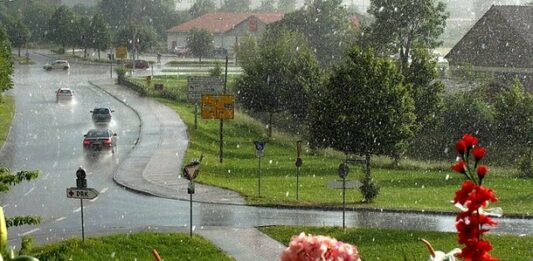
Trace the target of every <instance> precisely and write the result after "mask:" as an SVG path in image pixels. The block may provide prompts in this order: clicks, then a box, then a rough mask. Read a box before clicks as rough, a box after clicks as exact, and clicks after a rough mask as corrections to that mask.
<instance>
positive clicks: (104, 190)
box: [100, 187, 109, 194]
mask: <svg viewBox="0 0 533 261" xmlns="http://www.w3.org/2000/svg"><path fill="white" fill-rule="evenodd" d="M108 189H109V188H108V187H105V188H103V189H102V191H100V194H104V193H105V192H106V191H107V190H108Z"/></svg>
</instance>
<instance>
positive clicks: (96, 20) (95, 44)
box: [88, 14, 111, 59]
mask: <svg viewBox="0 0 533 261" xmlns="http://www.w3.org/2000/svg"><path fill="white" fill-rule="evenodd" d="M88 40H89V45H88V46H89V47H91V48H94V49H96V50H98V59H100V51H101V50H107V49H108V48H109V47H110V44H111V33H110V31H109V26H108V25H107V23H106V22H105V20H104V18H103V17H102V15H100V14H95V15H94V16H93V17H92V19H91V24H90V27H89V33H88Z"/></svg>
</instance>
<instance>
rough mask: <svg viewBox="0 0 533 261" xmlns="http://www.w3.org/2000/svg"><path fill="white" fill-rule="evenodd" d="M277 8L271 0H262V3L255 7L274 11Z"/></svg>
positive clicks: (258, 9) (261, 10) (257, 9)
mask: <svg viewBox="0 0 533 261" xmlns="http://www.w3.org/2000/svg"><path fill="white" fill-rule="evenodd" d="M275 10H276V8H275V7H274V2H273V1H271V0H262V1H261V5H260V6H258V7H257V8H256V9H255V11H259V12H274V11H275Z"/></svg>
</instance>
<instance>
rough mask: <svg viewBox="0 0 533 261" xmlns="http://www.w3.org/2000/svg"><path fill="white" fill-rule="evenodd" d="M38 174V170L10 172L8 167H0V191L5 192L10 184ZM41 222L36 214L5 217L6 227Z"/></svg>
mask: <svg viewBox="0 0 533 261" xmlns="http://www.w3.org/2000/svg"><path fill="white" fill-rule="evenodd" d="M38 176H39V172H38V171H24V170H23V171H19V172H17V173H11V171H10V170H9V169H8V168H5V167H0V192H7V191H9V190H10V188H11V187H12V186H15V185H17V184H19V183H21V182H23V181H30V180H33V179H36V178H37V177H38ZM40 222H41V218H40V217H37V216H16V217H12V218H6V225H7V227H16V226H21V225H36V224H39V223H40Z"/></svg>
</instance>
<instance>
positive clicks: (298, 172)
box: [294, 140, 302, 200]
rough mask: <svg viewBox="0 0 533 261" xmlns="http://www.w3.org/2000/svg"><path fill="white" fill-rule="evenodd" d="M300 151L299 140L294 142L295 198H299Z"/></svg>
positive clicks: (300, 143)
mask: <svg viewBox="0 0 533 261" xmlns="http://www.w3.org/2000/svg"><path fill="white" fill-rule="evenodd" d="M301 151H302V141H301V140H299V141H297V142H296V162H295V163H294V165H296V200H299V198H300V197H299V190H300V167H301V166H302V158H300V152H301Z"/></svg>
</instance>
